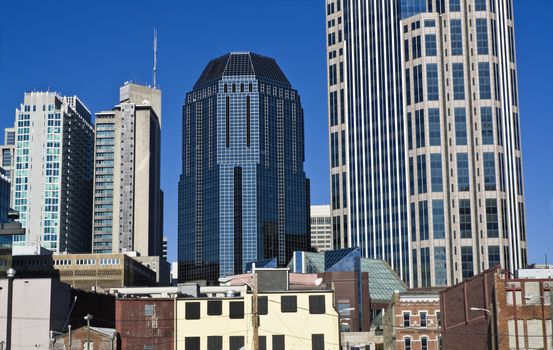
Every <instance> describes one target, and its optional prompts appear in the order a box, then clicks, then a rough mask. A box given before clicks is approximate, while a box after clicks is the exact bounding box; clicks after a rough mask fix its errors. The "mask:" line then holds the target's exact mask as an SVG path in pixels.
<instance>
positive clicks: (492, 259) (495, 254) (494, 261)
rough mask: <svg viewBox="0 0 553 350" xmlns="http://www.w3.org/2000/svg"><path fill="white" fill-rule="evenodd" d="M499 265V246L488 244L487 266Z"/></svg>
mask: <svg viewBox="0 0 553 350" xmlns="http://www.w3.org/2000/svg"><path fill="white" fill-rule="evenodd" d="M497 265H501V256H500V253H499V246H496V245H491V246H488V266H489V268H492V267H494V266H497Z"/></svg>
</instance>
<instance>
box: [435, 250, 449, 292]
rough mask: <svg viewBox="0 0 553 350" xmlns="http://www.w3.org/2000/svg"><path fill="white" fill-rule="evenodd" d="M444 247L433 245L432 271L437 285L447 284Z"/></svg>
mask: <svg viewBox="0 0 553 350" xmlns="http://www.w3.org/2000/svg"><path fill="white" fill-rule="evenodd" d="M446 267H447V264H446V256H445V247H434V272H435V279H436V285H437V286H447V270H446Z"/></svg>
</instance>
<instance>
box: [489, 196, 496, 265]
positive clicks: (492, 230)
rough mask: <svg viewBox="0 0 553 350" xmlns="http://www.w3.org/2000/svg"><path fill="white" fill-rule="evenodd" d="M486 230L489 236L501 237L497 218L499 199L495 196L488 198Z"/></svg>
mask: <svg viewBox="0 0 553 350" xmlns="http://www.w3.org/2000/svg"><path fill="white" fill-rule="evenodd" d="M486 230H487V231H488V238H497V237H499V221H498V219H497V199H495V198H486ZM490 267H492V266H490Z"/></svg>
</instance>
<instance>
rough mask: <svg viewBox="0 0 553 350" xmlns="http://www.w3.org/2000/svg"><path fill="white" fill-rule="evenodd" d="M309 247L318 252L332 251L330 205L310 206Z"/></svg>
mask: <svg viewBox="0 0 553 350" xmlns="http://www.w3.org/2000/svg"><path fill="white" fill-rule="evenodd" d="M311 246H312V247H315V248H317V251H319V252H324V251H327V250H332V218H331V216H330V205H312V206H311Z"/></svg>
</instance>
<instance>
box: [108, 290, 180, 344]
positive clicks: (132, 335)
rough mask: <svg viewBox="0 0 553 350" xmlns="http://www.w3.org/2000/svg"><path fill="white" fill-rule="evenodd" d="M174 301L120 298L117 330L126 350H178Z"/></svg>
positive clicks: (118, 301)
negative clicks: (175, 336) (175, 333)
mask: <svg viewBox="0 0 553 350" xmlns="http://www.w3.org/2000/svg"><path fill="white" fill-rule="evenodd" d="M174 310H175V299H174V298H128V299H127V298H119V299H117V301H116V303H115V327H116V329H117V331H118V332H119V336H120V338H121V348H122V349H125V350H144V349H155V350H173V349H175V338H174V328H175V327H174V326H175V316H174Z"/></svg>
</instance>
